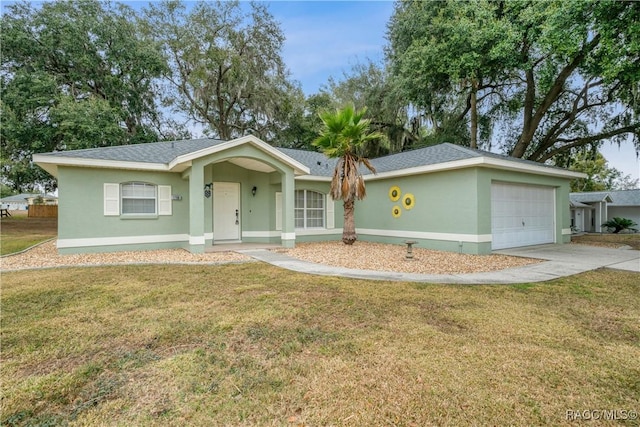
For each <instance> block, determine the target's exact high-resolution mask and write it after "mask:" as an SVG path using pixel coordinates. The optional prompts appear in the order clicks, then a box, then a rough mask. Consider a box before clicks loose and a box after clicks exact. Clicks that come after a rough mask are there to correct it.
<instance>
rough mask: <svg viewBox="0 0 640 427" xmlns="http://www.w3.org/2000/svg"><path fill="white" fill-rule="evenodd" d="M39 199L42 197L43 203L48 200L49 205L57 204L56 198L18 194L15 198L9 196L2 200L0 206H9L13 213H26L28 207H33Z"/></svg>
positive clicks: (35, 194)
mask: <svg viewBox="0 0 640 427" xmlns="http://www.w3.org/2000/svg"><path fill="white" fill-rule="evenodd" d="M38 197H42V198H43V201H45V200H46V201H47V204H57V198H56V197H54V196H47V195H42V194H37V193H22V194H16V195H15V196H8V197H5V198H4V199H1V200H0V204H2V205H3V206H7V209H9V210H11V211H24V210H26V209H27V206H29V205H32V204H33V201H34V200H35V199H37V198H38ZM54 202H55V203H54Z"/></svg>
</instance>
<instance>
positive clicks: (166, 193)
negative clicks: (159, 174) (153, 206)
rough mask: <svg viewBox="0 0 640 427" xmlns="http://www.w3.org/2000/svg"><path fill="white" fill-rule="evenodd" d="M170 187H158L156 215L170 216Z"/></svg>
mask: <svg viewBox="0 0 640 427" xmlns="http://www.w3.org/2000/svg"><path fill="white" fill-rule="evenodd" d="M171 207H172V204H171V186H170V185H158V215H171V214H172V212H171Z"/></svg>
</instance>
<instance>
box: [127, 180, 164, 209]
mask: <svg viewBox="0 0 640 427" xmlns="http://www.w3.org/2000/svg"><path fill="white" fill-rule="evenodd" d="M121 189H122V191H121V195H122V215H156V213H157V206H158V203H157V199H158V189H157V186H155V185H153V184H147V183H144V182H127V183H124V184H122V186H121Z"/></svg>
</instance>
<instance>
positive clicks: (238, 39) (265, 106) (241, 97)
mask: <svg viewBox="0 0 640 427" xmlns="http://www.w3.org/2000/svg"><path fill="white" fill-rule="evenodd" d="M143 24H144V26H145V28H146V32H147V34H149V35H150V36H151V37H152V38H153V39H154V40H155V42H156V43H157V45H158V46H159V48H160V49H161V51H162V52H163V55H164V56H165V58H166V59H167V61H168V63H169V65H170V68H171V69H170V72H169V73H168V74H167V79H168V81H169V85H168V86H167V92H166V94H165V97H164V102H165V103H166V105H168V106H170V107H171V108H173V110H174V111H175V112H177V113H182V114H186V115H187V116H188V118H189V119H191V120H193V121H195V122H196V123H199V124H200V125H201V126H203V127H204V128H205V130H206V131H207V133H209V134H210V135H211V136H214V137H217V138H221V139H231V138H234V137H237V136H241V135H244V134H246V133H253V134H255V135H257V136H259V137H260V138H262V139H264V140H267V141H270V140H272V139H273V138H275V136H276V133H277V131H278V130H280V129H282V128H284V127H286V125H287V120H288V118H289V115H290V114H291V112H292V111H294V109H295V108H294V103H295V101H296V100H298V99H302V95H301V91H300V89H299V88H298V86H296V85H295V84H293V83H292V82H290V81H289V75H288V71H287V68H286V67H285V64H284V62H283V60H282V56H281V53H282V45H283V42H284V35H283V33H282V31H281V29H280V27H279V25H278V23H277V22H276V21H275V20H274V18H273V16H272V15H271V14H270V13H269V11H268V10H267V8H266V7H265V5H263V4H259V3H250V4H245V5H242V4H240V3H239V2H237V1H217V2H199V3H196V4H194V5H192V6H191V7H189V8H187V6H186V5H185V4H183V3H181V2H179V1H165V2H163V3H160V4H157V5H151V6H150V7H149V8H148V9H147V10H146V13H145V19H144V21H143Z"/></svg>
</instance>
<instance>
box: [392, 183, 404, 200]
mask: <svg viewBox="0 0 640 427" xmlns="http://www.w3.org/2000/svg"><path fill="white" fill-rule="evenodd" d="M401 194H402V191H400V187H398V186H397V185H394V186H393V187H391V188H390V189H389V198H390V199H391V201H392V202H397V201H398V200H400V195H401Z"/></svg>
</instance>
